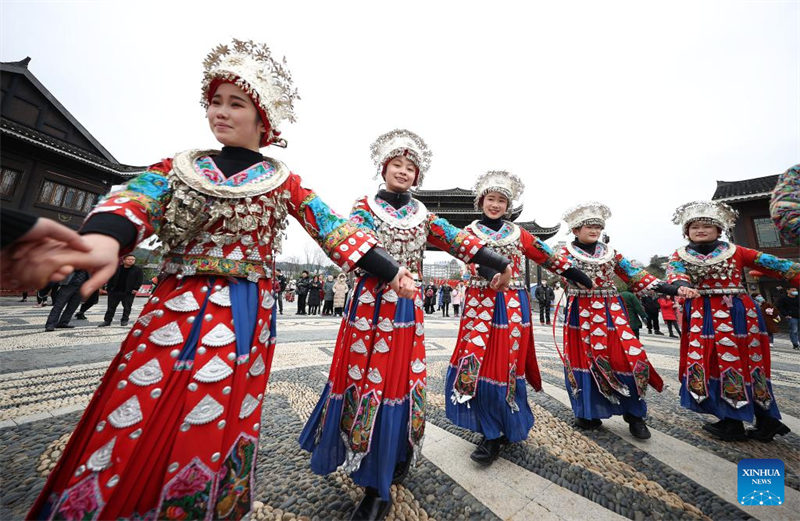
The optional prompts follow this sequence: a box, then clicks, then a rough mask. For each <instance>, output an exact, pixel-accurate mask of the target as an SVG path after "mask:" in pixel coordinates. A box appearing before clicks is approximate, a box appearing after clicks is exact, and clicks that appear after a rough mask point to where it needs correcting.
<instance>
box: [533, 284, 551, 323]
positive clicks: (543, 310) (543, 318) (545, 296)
mask: <svg viewBox="0 0 800 521" xmlns="http://www.w3.org/2000/svg"><path fill="white" fill-rule="evenodd" d="M534 296H535V297H536V301H537V302H539V323H540V324H545V323H546V324H549V323H550V304H552V302H553V299H554V298H555V296H556V294H555V293H554V292H553V288H549V287H547V281H544V280H543V281H541V282H539V285H538V286H536V291H534Z"/></svg>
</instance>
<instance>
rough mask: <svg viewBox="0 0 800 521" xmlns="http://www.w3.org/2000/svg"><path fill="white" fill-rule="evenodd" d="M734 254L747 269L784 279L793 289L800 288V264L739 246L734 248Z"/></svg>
mask: <svg viewBox="0 0 800 521" xmlns="http://www.w3.org/2000/svg"><path fill="white" fill-rule="evenodd" d="M736 254H737V256H739V258H740V259H741V260H742V264H744V265H745V266H747V267H748V268H754V269H757V270H760V271H763V272H765V273H766V274H767V275H769V276H770V277H774V278H776V279H784V280H786V282H788V283H789V285H790V286H794V287H795V288H797V287H800V263H798V262H794V261H791V260H789V259H781V258H780V257H776V256H775V255H770V254H769V253H762V252H760V251H757V250H751V249H750V248H743V247H741V246H737V247H736Z"/></svg>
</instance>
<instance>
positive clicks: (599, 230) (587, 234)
mask: <svg viewBox="0 0 800 521" xmlns="http://www.w3.org/2000/svg"><path fill="white" fill-rule="evenodd" d="M572 233H574V234H575V237H577V238H578V240H579V241H580V242H582V243H583V244H593V243H595V242H597V241H599V240H600V236H601V235H602V234H603V227H602V226H600V225H599V224H585V225H583V226H581V227H580V228H575V229H574V230H572Z"/></svg>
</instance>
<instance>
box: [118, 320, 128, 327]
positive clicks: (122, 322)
mask: <svg viewBox="0 0 800 521" xmlns="http://www.w3.org/2000/svg"><path fill="white" fill-rule="evenodd" d="M119 325H120V326H122V327H125V326H127V325H128V321H127V320H123V321H121V322H120V323H119Z"/></svg>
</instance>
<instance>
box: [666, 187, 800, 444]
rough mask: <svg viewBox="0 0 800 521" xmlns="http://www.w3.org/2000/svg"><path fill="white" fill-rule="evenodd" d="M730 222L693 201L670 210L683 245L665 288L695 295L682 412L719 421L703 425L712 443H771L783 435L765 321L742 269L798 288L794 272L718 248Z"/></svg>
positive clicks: (726, 211) (687, 320) (687, 331)
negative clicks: (675, 287) (685, 288)
mask: <svg viewBox="0 0 800 521" xmlns="http://www.w3.org/2000/svg"><path fill="white" fill-rule="evenodd" d="M736 216H737V213H736V210H734V209H733V208H731V207H730V206H728V205H727V204H725V203H719V202H714V201H694V202H691V203H687V204H684V205H682V206H680V207H678V209H677V210H675V216H674V217H673V222H674V223H675V224H679V225H680V226H681V228H682V230H683V234H684V236H685V237H686V238H688V239H689V244H687V245H686V246H682V247H680V248H678V249H677V250H676V251H675V253H673V254H672V257H671V258H670V261H669V264H668V265H667V280H668V281H670V282H672V283H674V284H676V285H681V286H691V287H694V288H696V289H697V290H698V291H699V296H697V297H695V298H693V299H691V300H687V301H686V302H685V304H684V313H683V336H682V337H681V357H680V366H679V371H678V378H680V381H681V391H680V395H681V405H682V406H683V407H685V408H687V409H690V410H692V411H697V412H701V413H706V414H713V415H714V416H716V417H717V418H719V421H718V422H716V423H707V424H705V425H703V429H705V430H706V431H708V432H710V433H711V434H712V435H714V436H716V437H717V438H720V439H722V440H725V441H735V440H743V439H745V437H750V438H752V439H756V440H759V441H763V442H769V441H772V439H773V438H774V437H775V435H776V434H778V435H784V434H787V433H788V432H789V428H788V427H787V426H786V425H784V424H783V423H782V422H781V421H780V418H781V415H780V412H778V405H777V404H776V403H775V396H774V394H773V390H772V381H771V379H770V351H769V335H768V334H767V330H766V326H765V324H764V317H763V316H762V315H761V312H760V309H759V307H758V305H757V304H756V303H755V302H754V301H753V299H752V298H751V297H750V295H748V294H747V290H746V289H745V287H744V286H743V284H742V269H743V268H751V269H757V270H759V271H762V272H764V273H766V274H768V275H770V276H772V277H776V278H782V279H785V280H786V281H787V282H788V283H789V285H791V286H794V287H798V286H800V264H798V263H796V262H792V261H790V260H785V259H780V258H778V257H775V256H773V255H768V254H766V253H761V252H759V251H756V250H751V249H748V248H743V247H741V246H737V245H735V244H733V243H729V242H725V241H722V240H720V237H721V236H722V234H723V233H725V232H729V231H730V230H731V229H732V228H733V225H734V223H735V222H736ZM754 418H755V422H756V428H755V429H751V430H748V431H747V432H745V429H744V424H743V423H742V422H743V421H747V422H752V421H753V419H754Z"/></svg>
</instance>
